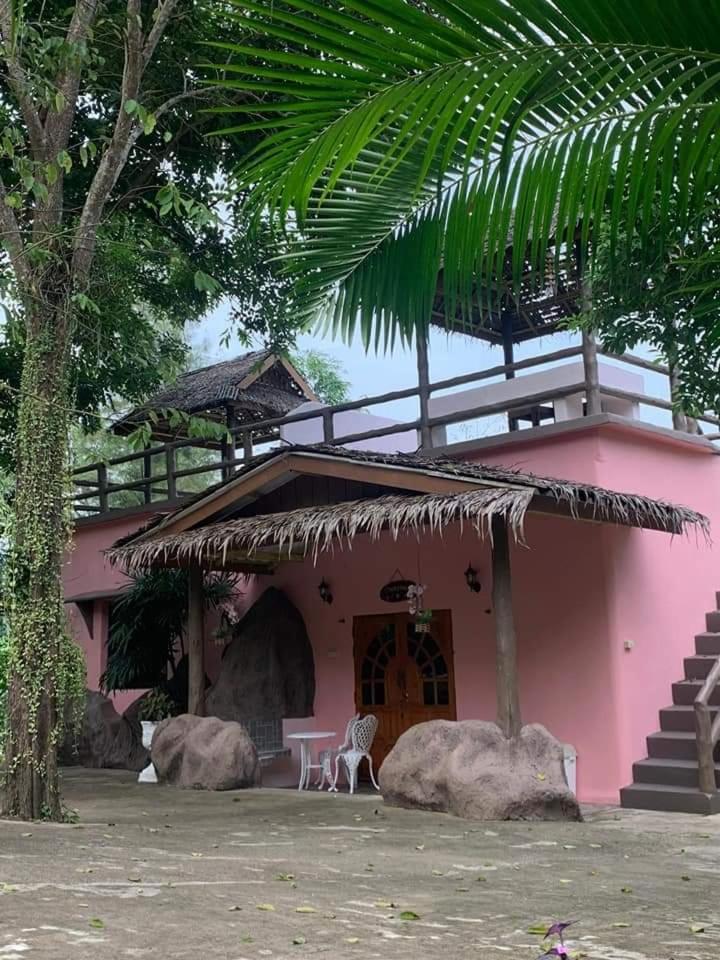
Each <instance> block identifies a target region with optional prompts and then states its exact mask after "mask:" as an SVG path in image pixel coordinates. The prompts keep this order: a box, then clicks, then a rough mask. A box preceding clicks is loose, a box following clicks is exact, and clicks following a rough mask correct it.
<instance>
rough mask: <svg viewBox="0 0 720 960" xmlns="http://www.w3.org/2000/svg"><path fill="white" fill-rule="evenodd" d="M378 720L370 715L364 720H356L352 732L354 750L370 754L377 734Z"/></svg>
mask: <svg viewBox="0 0 720 960" xmlns="http://www.w3.org/2000/svg"><path fill="white" fill-rule="evenodd" d="M377 728H378V719H377V717H375V716H373V714H372V713H369V714H368V715H367V716H366V717H363V718H362V720H356V721H355V723H354V724H353V727H352V731H351V739H352V748H353V750H357V752H358V753H363V754H369V753H370V748H371V747H372V745H373V740H374V739H375V734H376V733H377Z"/></svg>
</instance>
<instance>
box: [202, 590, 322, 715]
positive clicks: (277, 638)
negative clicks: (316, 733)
mask: <svg viewBox="0 0 720 960" xmlns="http://www.w3.org/2000/svg"><path fill="white" fill-rule="evenodd" d="M314 700H315V662H314V659H313V651H312V645H311V644H310V639H309V638H308V635H307V630H306V629H305V623H304V621H303V618H302V616H301V615H300V612H299V610H298V609H297V607H295V606H294V605H293V604H292V603H291V602H290V600H289V599H288V598H287V597H286V595H285V594H284V593H283V592H282V590H278V589H277V588H276V587H270V588H269V589H267V590H266V591H265V592H264V593H263V595H262V596H261V597H260V599H259V600H258V601H257V602H256V603H255V604H253V606H252V607H251V608H250V609H249V610H248V612H247V613H246V614H245V616H244V617H243V618H242V620H241V621H240V622H239V623H238V625H237V626H236V627H235V630H234V637H233V639H232V640H231V641H230V643H229V644H228V645H227V647H225V650H224V651H223V655H222V660H221V662H220V671H219V673H218V677H217V680H216V681H215V683H214V685H213V686H212V688H211V689H210V690H209V691H208V693H207V697H206V701H205V703H206V713H207V714H208V716H213V717H219V718H220V719H221V720H237V721H238V722H239V723H247V722H248V721H249V720H260V719H264V718H267V719H277V718H281V717H309V716H312V714H313V704H314Z"/></svg>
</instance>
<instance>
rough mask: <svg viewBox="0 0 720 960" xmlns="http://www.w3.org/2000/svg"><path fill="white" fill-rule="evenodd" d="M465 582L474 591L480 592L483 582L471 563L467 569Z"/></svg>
mask: <svg viewBox="0 0 720 960" xmlns="http://www.w3.org/2000/svg"><path fill="white" fill-rule="evenodd" d="M465 582H466V583H467V585H468V587H469V588H470V590H472V592H473V593H480V591H481V590H482V584H481V583H480V581H479V580H478V575H477V570H476V569H475V568H474V567H473V566H472V564H470V563H469V564H468V567H467V570H466V571H465Z"/></svg>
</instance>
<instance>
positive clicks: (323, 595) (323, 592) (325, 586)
mask: <svg viewBox="0 0 720 960" xmlns="http://www.w3.org/2000/svg"><path fill="white" fill-rule="evenodd" d="M318 593H319V594H320V599H321V600H322V602H323V603H332V602H333V595H332V590H331V589H330V584H329V583H328V582H327V581H326V580H325V577H323V578H322V580H321V581H320V583H319V584H318Z"/></svg>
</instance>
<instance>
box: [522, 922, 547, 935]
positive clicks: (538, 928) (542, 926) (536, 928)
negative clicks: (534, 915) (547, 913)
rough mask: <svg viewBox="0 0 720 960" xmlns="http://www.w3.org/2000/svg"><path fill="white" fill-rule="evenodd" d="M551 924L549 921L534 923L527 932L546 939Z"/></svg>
mask: <svg viewBox="0 0 720 960" xmlns="http://www.w3.org/2000/svg"><path fill="white" fill-rule="evenodd" d="M549 926H550V924H549V923H548V922H547V921H542V922H541V923H533V924H532V926H530V927H528V929H527V932H528V933H532V934H533V936H536V937H544V936H545V934H546V933H547V930H548V927H549Z"/></svg>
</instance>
